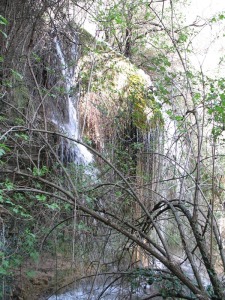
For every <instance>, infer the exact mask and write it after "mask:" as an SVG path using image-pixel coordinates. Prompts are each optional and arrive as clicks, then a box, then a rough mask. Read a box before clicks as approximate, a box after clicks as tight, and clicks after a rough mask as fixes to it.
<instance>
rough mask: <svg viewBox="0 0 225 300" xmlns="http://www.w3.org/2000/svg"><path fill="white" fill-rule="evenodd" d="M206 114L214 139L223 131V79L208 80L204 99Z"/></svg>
mask: <svg viewBox="0 0 225 300" xmlns="http://www.w3.org/2000/svg"><path fill="white" fill-rule="evenodd" d="M206 103H207V108H208V113H209V115H210V116H211V118H210V121H211V122H212V123H213V129H212V134H213V136H214V137H215V138H217V137H218V136H220V135H221V134H222V132H223V131H224V130H225V79H224V78H220V79H218V80H210V79H209V92H208V94H207V98H206Z"/></svg>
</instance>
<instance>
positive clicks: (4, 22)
mask: <svg viewBox="0 0 225 300" xmlns="http://www.w3.org/2000/svg"><path fill="white" fill-rule="evenodd" d="M0 25H3V26H6V25H8V21H7V20H6V18H4V17H3V16H2V15H0ZM0 33H2V34H3V36H4V37H5V38H7V34H6V33H5V32H4V31H3V30H1V29H0Z"/></svg>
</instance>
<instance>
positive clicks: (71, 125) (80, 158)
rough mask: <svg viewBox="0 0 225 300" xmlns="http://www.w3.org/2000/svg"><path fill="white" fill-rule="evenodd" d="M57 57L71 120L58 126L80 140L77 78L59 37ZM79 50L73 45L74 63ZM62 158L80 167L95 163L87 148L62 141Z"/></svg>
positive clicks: (55, 40)
mask: <svg viewBox="0 0 225 300" xmlns="http://www.w3.org/2000/svg"><path fill="white" fill-rule="evenodd" d="M54 42H55V46H56V51H57V55H58V57H59V59H60V63H61V70H62V75H63V77H64V80H65V87H66V95H67V96H66V98H67V105H68V115H69V120H68V123H67V124H65V125H61V124H58V122H56V121H55V120H53V122H54V123H57V126H58V127H59V128H61V129H62V130H63V131H64V132H66V133H67V134H68V137H71V138H74V139H77V140H78V139H80V135H79V120H78V112H77V108H76V107H77V101H76V100H77V99H76V95H73V88H74V77H75V67H74V66H69V65H68V64H67V62H66V59H65V55H64V53H63V50H62V48H61V45H60V41H59V40H58V38H57V37H55V38H54ZM77 56H78V49H77V45H76V43H74V44H73V46H72V48H71V57H72V58H73V60H74V61H76V60H77ZM59 152H60V157H61V160H62V161H63V162H75V163H76V164H78V165H84V166H86V165H88V164H90V163H92V162H93V155H92V154H91V153H90V152H89V151H88V150H87V148H86V147H84V146H83V145H80V144H77V143H69V142H68V141H65V140H64V141H63V140H62V141H61V147H60V149H59Z"/></svg>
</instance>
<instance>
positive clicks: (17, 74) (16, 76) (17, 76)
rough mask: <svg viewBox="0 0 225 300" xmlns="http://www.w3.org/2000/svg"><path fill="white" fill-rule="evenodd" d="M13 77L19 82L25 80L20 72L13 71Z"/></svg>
mask: <svg viewBox="0 0 225 300" xmlns="http://www.w3.org/2000/svg"><path fill="white" fill-rule="evenodd" d="M11 71H12V74H13V76H14V77H15V78H16V79H18V80H22V79H23V75H21V74H20V73H19V72H17V71H15V70H13V69H11Z"/></svg>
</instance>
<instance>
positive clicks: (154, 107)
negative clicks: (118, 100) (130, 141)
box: [127, 75, 164, 131]
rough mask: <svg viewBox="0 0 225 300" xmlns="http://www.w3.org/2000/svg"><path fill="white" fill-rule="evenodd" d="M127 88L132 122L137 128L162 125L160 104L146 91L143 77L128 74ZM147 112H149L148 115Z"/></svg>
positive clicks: (143, 128)
mask: <svg viewBox="0 0 225 300" xmlns="http://www.w3.org/2000/svg"><path fill="white" fill-rule="evenodd" d="M127 90H128V96H127V99H128V101H129V102H130V105H131V117H132V120H133V124H134V125H135V126H136V127H137V128H138V129H141V130H145V131H146V130H149V129H150V128H152V127H155V126H157V125H160V126H163V124H164V120H163V117H162V113H161V111H160V106H159V104H158V103H157V101H156V100H155V98H154V96H153V95H152V93H150V92H148V91H147V89H146V87H145V85H144V82H143V79H142V78H141V77H140V76H138V75H130V76H129V78H128V89H127ZM148 114H150V116H149V115H148Z"/></svg>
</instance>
